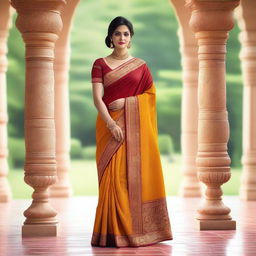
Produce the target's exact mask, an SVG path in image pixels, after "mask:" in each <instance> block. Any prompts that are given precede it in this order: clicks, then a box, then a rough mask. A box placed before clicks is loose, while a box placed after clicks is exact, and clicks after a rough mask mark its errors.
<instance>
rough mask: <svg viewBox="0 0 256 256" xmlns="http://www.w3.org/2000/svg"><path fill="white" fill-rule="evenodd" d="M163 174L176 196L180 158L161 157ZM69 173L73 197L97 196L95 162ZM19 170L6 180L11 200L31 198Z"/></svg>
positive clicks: (232, 186) (233, 191) (227, 189)
mask: <svg viewBox="0 0 256 256" xmlns="http://www.w3.org/2000/svg"><path fill="white" fill-rule="evenodd" d="M162 165H163V173H164V178H165V187H166V192H167V195H178V193H179V186H180V182H181V179H182V175H181V156H180V155H175V156H174V161H173V162H169V161H168V160H167V158H165V157H162ZM71 166H72V167H71V171H70V180H71V183H72V187H73V191H74V196H81V195H97V193H98V179H97V170H96V164H95V161H82V160H73V161H72V165H71ZM240 174H241V172H240V171H239V170H238V169H232V177H231V179H230V181H229V182H228V183H226V184H224V185H223V192H224V195H237V194H238V189H239V185H240V182H239V180H240ZM23 176H24V174H23V171H22V170H21V169H15V170H11V171H10V172H9V175H8V179H9V182H10V185H11V189H12V193H13V198H14V199H19V198H31V193H32V191H33V190H32V188H30V187H29V186H28V185H26V184H25V183H24V181H23Z"/></svg>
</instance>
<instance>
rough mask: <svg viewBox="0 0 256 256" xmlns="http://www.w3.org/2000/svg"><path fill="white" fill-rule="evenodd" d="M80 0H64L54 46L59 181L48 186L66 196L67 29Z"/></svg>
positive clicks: (55, 194)
mask: <svg viewBox="0 0 256 256" xmlns="http://www.w3.org/2000/svg"><path fill="white" fill-rule="evenodd" d="M78 2H79V0H67V5H66V7H65V9H64V10H63V12H62V14H61V17H62V22H63V29H62V31H61V34H60V36H59V39H58V41H57V42H56V46H55V51H54V52H55V60H54V76H55V124H56V160H57V174H58V181H57V182H56V183H55V184H54V185H52V186H51V188H50V196H51V197H69V196H71V194H72V188H71V185H70V181H69V176H68V172H69V170H70V117H69V116H70V114H69V61H70V30H71V24H72V17H73V14H74V11H75V8H76V6H77V4H78Z"/></svg>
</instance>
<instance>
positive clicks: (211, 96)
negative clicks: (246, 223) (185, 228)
mask: <svg viewBox="0 0 256 256" xmlns="http://www.w3.org/2000/svg"><path fill="white" fill-rule="evenodd" d="M238 3H239V1H232V0H230V1H227V0H226V1H220V0H218V1H217V0H212V1H202V0H188V1H187V5H188V6H189V7H190V8H192V15H191V19H190V26H191V28H192V29H193V31H194V32H195V36H196V39H197V41H198V46H199V49H198V59H199V77H198V79H199V88H198V107H199V121H198V154H197V160H196V161H197V169H198V178H199V180H200V181H202V182H203V183H204V184H205V185H206V191H205V196H204V200H203V202H202V204H201V206H200V207H199V209H198V214H197V220H198V223H199V228H200V230H210V229H235V228H236V222H235V221H233V220H232V219H231V216H230V209H229V208H228V207H227V206H225V205H224V204H223V202H222V198H221V196H222V189H221V185H222V184H224V183H225V182H227V181H228V180H229V179H230V176H231V172H230V158H229V155H228V153H227V142H228V139H229V123H228V113H227V109H226V77H225V75H226V69H225V56H226V41H227V38H228V31H229V30H231V29H232V28H233V25H234V20H233V10H234V8H235V7H236V6H237V5H238Z"/></svg>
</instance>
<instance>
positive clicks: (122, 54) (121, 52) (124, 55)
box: [111, 49, 129, 60]
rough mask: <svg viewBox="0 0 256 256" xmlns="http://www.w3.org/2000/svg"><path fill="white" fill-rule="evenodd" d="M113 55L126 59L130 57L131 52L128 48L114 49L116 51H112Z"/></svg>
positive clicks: (116, 57)
mask: <svg viewBox="0 0 256 256" xmlns="http://www.w3.org/2000/svg"><path fill="white" fill-rule="evenodd" d="M111 56H112V57H113V58H115V59H120V60H122V59H126V58H128V57H129V53H128V51H127V49H114V51H113V52H112V53H111Z"/></svg>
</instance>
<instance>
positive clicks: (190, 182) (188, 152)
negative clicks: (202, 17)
mask: <svg viewBox="0 0 256 256" xmlns="http://www.w3.org/2000/svg"><path fill="white" fill-rule="evenodd" d="M171 3H172V4H173V6H174V8H175V13H176V16H177V19H178V21H179V30H178V36H179V41H180V53H181V57H182V62H181V63H182V80H183V90H182V113H181V150H182V172H183V182H182V184H181V187H180V194H181V196H184V197H200V196H201V186H200V183H199V181H198V178H197V170H196V154H197V123H198V106H197V84H198V56H197V51H198V46H197V41H196V39H195V36H194V33H193V32H192V31H191V29H190V27H189V19H190V16H191V11H190V10H189V9H188V8H185V0H171Z"/></svg>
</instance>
